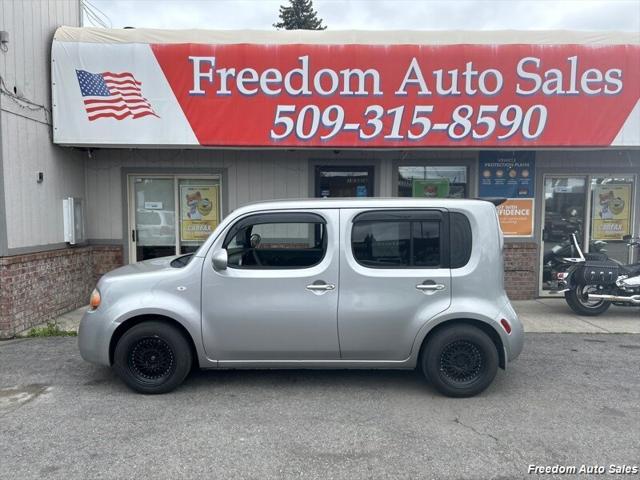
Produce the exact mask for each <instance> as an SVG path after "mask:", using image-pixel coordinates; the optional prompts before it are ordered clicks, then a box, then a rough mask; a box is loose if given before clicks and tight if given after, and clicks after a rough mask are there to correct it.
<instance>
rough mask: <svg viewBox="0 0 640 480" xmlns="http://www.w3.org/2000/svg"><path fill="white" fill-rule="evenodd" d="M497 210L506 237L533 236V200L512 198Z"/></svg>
mask: <svg viewBox="0 0 640 480" xmlns="http://www.w3.org/2000/svg"><path fill="white" fill-rule="evenodd" d="M496 210H497V211H498V218H499V219H500V228H501V229H502V233H503V235H504V236H505V237H532V236H533V218H534V217H533V198H510V199H508V200H507V201H506V202H504V203H503V204H502V205H498V207H496Z"/></svg>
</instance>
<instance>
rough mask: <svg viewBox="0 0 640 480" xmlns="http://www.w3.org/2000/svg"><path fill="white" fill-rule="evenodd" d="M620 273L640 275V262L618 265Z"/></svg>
mask: <svg viewBox="0 0 640 480" xmlns="http://www.w3.org/2000/svg"><path fill="white" fill-rule="evenodd" d="M620 273H622V274H623V275H628V276H630V277H633V276H636V275H640V263H632V264H631V265H622V266H621V267H620Z"/></svg>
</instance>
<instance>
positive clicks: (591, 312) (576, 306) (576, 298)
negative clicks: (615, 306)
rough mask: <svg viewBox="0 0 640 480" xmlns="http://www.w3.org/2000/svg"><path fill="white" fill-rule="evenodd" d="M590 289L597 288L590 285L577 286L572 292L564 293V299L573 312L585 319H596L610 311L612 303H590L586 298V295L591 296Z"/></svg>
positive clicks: (602, 301) (601, 301)
mask: <svg viewBox="0 0 640 480" xmlns="http://www.w3.org/2000/svg"><path fill="white" fill-rule="evenodd" d="M589 288H595V287H594V286H590V285H585V286H580V285H576V286H574V287H573V288H571V289H570V290H567V291H566V292H564V299H565V300H566V301H567V304H568V305H569V307H571V310H573V311H574V312H576V313H577V314H578V315H583V316H585V317H595V316H597V315H601V314H603V313H604V312H606V311H607V310H609V307H610V306H611V302H606V301H604V300H600V301H597V302H590V301H589V300H588V298H585V294H586V295H588V294H589V292H588V289H589Z"/></svg>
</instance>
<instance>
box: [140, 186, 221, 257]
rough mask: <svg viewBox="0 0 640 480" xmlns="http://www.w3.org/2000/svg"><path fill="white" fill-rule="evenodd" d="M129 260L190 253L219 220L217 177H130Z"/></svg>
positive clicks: (205, 237)
mask: <svg viewBox="0 0 640 480" xmlns="http://www.w3.org/2000/svg"><path fill="white" fill-rule="evenodd" d="M130 189H131V190H130V196H129V198H130V202H131V203H130V205H129V209H130V212H131V216H130V218H129V228H130V234H129V238H130V242H131V243H130V248H131V250H130V252H131V253H130V261H131V262H139V261H141V260H148V259H151V258H157V257H164V256H169V255H178V254H182V253H191V252H194V251H195V250H197V249H198V247H199V246H200V245H202V244H203V243H204V241H205V240H206V239H207V237H209V235H210V234H211V232H213V230H214V229H215V228H216V226H217V225H218V223H219V221H220V179H219V178H217V177H204V176H202V177H199V176H193V177H182V176H175V175H149V176H131V177H130Z"/></svg>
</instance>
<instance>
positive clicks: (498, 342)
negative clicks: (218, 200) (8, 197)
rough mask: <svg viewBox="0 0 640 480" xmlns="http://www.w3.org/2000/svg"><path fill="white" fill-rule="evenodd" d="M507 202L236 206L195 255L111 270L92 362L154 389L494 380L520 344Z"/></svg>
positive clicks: (98, 306)
mask: <svg viewBox="0 0 640 480" xmlns="http://www.w3.org/2000/svg"><path fill="white" fill-rule="evenodd" d="M502 248H503V238H502V233H501V231H500V227H499V223H498V218H497V214H496V210H495V207H494V205H493V204H492V203H490V202H487V201H479V200H445V199H399V198H396V199H336V200H330V199H310V200H296V201H273V202H264V203H257V204H253V205H248V206H245V207H242V208H240V209H238V210H236V211H234V212H233V213H231V214H230V215H229V216H228V217H227V218H226V219H225V220H224V221H223V222H222V223H221V224H220V225H219V226H218V228H217V229H216V230H215V231H214V232H213V234H212V235H211V236H210V237H209V238H208V239H207V241H206V242H205V243H204V244H203V245H202V247H201V248H200V249H199V250H198V251H197V252H195V253H194V254H192V255H184V256H178V257H167V258H160V259H155V260H148V261H145V262H140V263H136V264H132V265H128V266H125V267H122V268H119V269H117V270H114V271H113V272H110V273H108V274H107V275H105V276H104V277H102V279H101V280H100V282H99V283H98V286H97V288H96V289H95V290H94V292H93V294H92V296H91V307H90V310H89V311H87V312H86V314H85V315H84V317H83V319H82V322H81V324H80V331H79V339H78V343H79V346H80V353H81V355H82V357H83V358H84V359H85V360H87V361H89V362H94V363H97V364H100V365H109V366H113V368H114V369H115V371H116V372H117V373H118V375H119V376H120V377H121V378H122V380H123V381H124V382H125V383H126V384H127V385H128V386H129V387H131V388H132V389H134V390H136V391H138V392H142V393H164V392H168V391H170V390H173V389H174V388H176V387H177V386H178V385H180V384H181V383H182V382H183V380H184V379H185V378H186V376H187V375H188V374H189V371H190V370H191V368H192V365H197V366H198V367H200V368H211V369H216V368H220V369H229V368H343V369H344V368H366V369H371V368H385V369H389V368H394V369H414V368H419V369H420V370H421V371H422V372H423V373H424V375H425V376H426V377H427V378H428V379H429V381H430V382H431V383H432V385H433V386H434V387H435V388H436V389H437V390H439V391H440V392H442V393H443V394H445V395H449V396H455V397H467V396H471V395H475V394H477V393H479V392H481V391H482V390H484V389H485V388H486V387H487V386H489V384H490V383H491V382H492V380H493V378H494V377H495V375H496V372H497V369H498V367H501V368H503V369H504V368H506V366H507V364H508V363H509V362H512V361H513V360H515V358H516V357H517V356H518V355H519V354H520V351H521V350H522V346H523V342H524V333H523V329H522V325H521V323H520V321H519V320H518V317H517V315H516V313H515V311H514V310H513V308H512V306H511V304H510V303H509V299H508V298H507V296H506V294H505V291H504V286H503V260H502Z"/></svg>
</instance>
